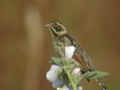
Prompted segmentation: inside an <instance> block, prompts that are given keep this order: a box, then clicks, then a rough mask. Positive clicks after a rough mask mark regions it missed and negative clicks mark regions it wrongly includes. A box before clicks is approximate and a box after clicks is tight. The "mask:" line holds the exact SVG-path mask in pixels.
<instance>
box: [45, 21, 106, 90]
mask: <svg viewBox="0 0 120 90" xmlns="http://www.w3.org/2000/svg"><path fill="white" fill-rule="evenodd" d="M45 26H46V27H48V30H49V32H50V35H51V37H52V43H53V48H54V51H55V55H56V57H60V58H61V57H65V47H66V46H74V47H75V52H74V55H73V58H74V59H75V60H76V61H77V62H78V63H79V64H80V65H81V67H83V68H84V70H85V71H82V73H85V72H87V71H94V70H95V68H93V65H92V63H91V59H90V57H89V56H88V54H87V52H86V51H85V50H84V49H83V48H81V46H80V43H79V42H78V41H77V40H76V39H74V38H73V37H72V36H71V35H70V34H69V33H68V31H67V30H66V27H65V26H64V25H63V24H62V23H61V22H60V21H52V22H50V23H49V24H47V25H45ZM96 81H97V82H98V84H99V85H100V86H101V87H102V89H103V90H108V89H107V88H106V87H105V86H104V84H103V83H102V82H101V81H100V80H98V79H96Z"/></svg>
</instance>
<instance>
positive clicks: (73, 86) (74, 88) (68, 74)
mask: <svg viewBox="0 0 120 90" xmlns="http://www.w3.org/2000/svg"><path fill="white" fill-rule="evenodd" d="M64 71H65V72H66V74H67V76H68V79H69V80H70V82H71V84H72V88H73V90H77V86H76V84H75V83H74V82H73V79H72V76H71V75H70V72H69V71H68V70H67V69H66V67H65V66H64Z"/></svg>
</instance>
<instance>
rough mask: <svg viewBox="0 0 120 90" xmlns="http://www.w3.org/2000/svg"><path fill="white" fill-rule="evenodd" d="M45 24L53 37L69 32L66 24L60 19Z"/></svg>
mask: <svg viewBox="0 0 120 90" xmlns="http://www.w3.org/2000/svg"><path fill="white" fill-rule="evenodd" d="M45 26H46V27H48V29H49V31H50V34H51V35H52V36H53V37H60V36H63V35H65V34H66V33H67V30H66V28H65V26H64V25H63V24H62V23H61V22H59V21H52V22H50V23H49V24H46V25H45Z"/></svg>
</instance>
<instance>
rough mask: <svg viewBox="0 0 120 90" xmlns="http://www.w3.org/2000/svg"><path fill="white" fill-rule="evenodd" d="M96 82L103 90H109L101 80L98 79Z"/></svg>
mask: <svg viewBox="0 0 120 90" xmlns="http://www.w3.org/2000/svg"><path fill="white" fill-rule="evenodd" d="M96 82H97V83H98V85H99V86H100V87H101V88H102V90H109V89H108V88H107V87H106V86H105V85H104V83H103V82H102V81H101V80H99V79H96Z"/></svg>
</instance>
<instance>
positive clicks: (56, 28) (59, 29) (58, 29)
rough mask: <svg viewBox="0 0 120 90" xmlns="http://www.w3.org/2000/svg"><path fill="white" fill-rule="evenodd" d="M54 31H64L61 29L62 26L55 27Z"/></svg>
mask: <svg viewBox="0 0 120 90" xmlns="http://www.w3.org/2000/svg"><path fill="white" fill-rule="evenodd" d="M54 29H55V30H56V31H57V32H60V31H63V29H62V27H61V26H58V25H55V26H54Z"/></svg>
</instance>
